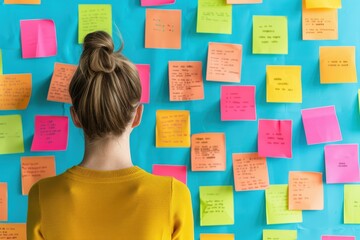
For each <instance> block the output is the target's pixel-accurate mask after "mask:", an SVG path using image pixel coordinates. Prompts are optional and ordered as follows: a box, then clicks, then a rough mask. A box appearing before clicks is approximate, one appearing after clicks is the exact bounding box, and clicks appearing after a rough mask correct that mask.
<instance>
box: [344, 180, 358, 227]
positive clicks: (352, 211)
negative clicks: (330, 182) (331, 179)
mask: <svg viewBox="0 0 360 240" xmlns="http://www.w3.org/2000/svg"><path fill="white" fill-rule="evenodd" d="M359 223H360V185H344V224H359Z"/></svg>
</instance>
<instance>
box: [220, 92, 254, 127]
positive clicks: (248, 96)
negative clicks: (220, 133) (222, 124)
mask: <svg viewBox="0 0 360 240" xmlns="http://www.w3.org/2000/svg"><path fill="white" fill-rule="evenodd" d="M255 89H256V88H255V86H221V100H220V109H221V121H231V120H256V103H255Z"/></svg>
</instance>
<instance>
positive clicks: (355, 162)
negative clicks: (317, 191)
mask: <svg viewBox="0 0 360 240" xmlns="http://www.w3.org/2000/svg"><path fill="white" fill-rule="evenodd" d="M325 168H326V183H351V182H358V181H359V180H360V178H359V174H360V173H359V145H358V144H335V145H326V146H325Z"/></svg>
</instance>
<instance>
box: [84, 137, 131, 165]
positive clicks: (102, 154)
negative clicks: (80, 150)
mask: <svg viewBox="0 0 360 240" xmlns="http://www.w3.org/2000/svg"><path fill="white" fill-rule="evenodd" d="M129 138H130V134H126V133H124V134H122V135H121V136H120V137H112V138H106V139H102V140H98V141H96V142H92V143H90V142H89V141H88V140H85V154H84V158H83V160H82V162H81V163H80V164H79V165H80V166H83V167H86V168H90V169H94V170H104V171H105V170H117V169H123V168H129V167H132V166H133V163H132V161H131V154H130V143H129V142H130V141H129Z"/></svg>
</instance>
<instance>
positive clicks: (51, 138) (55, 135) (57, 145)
mask: <svg viewBox="0 0 360 240" xmlns="http://www.w3.org/2000/svg"><path fill="white" fill-rule="evenodd" d="M68 133H69V121H68V117H63V116H35V133H34V139H33V142H32V145H31V151H64V150H66V148H67V144H68Z"/></svg>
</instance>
